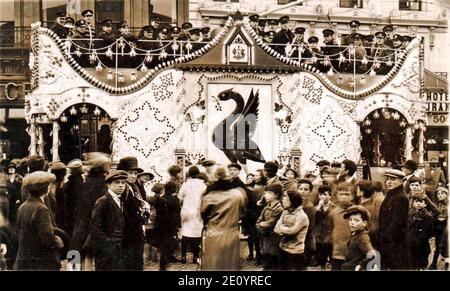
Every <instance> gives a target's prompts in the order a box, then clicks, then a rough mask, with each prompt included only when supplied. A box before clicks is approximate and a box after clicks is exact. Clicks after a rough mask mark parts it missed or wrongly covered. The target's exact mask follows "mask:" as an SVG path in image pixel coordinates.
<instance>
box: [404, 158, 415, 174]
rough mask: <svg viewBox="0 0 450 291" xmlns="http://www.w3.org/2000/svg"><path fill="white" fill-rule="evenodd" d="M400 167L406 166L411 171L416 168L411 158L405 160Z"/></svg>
mask: <svg viewBox="0 0 450 291" xmlns="http://www.w3.org/2000/svg"><path fill="white" fill-rule="evenodd" d="M402 168H406V169H408V170H410V171H411V172H414V171H415V170H417V163H416V162H415V161H413V160H407V161H406V162H405V163H404V164H403V165H402Z"/></svg>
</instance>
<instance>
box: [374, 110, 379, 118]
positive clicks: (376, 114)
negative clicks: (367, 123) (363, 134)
mask: <svg viewBox="0 0 450 291" xmlns="http://www.w3.org/2000/svg"><path fill="white" fill-rule="evenodd" d="M373 118H380V114H379V113H378V110H377V111H375V113H374V114H373Z"/></svg>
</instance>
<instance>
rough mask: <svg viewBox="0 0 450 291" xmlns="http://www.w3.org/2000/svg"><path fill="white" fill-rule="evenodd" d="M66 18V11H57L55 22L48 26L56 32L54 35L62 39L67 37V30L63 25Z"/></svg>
mask: <svg viewBox="0 0 450 291" xmlns="http://www.w3.org/2000/svg"><path fill="white" fill-rule="evenodd" d="M65 20H66V13H65V12H59V13H57V14H56V22H55V24H53V25H52V26H51V27H50V30H51V31H53V32H54V33H56V35H57V36H58V37H59V38H61V39H63V38H66V37H67V34H68V33H69V31H68V30H67V28H65V27H64V21H65Z"/></svg>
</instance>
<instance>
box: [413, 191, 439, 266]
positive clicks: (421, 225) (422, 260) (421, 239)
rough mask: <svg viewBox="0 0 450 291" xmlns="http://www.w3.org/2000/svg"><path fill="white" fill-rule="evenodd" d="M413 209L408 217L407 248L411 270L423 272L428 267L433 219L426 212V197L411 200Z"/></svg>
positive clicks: (420, 196) (418, 196)
mask: <svg viewBox="0 0 450 291" xmlns="http://www.w3.org/2000/svg"><path fill="white" fill-rule="evenodd" d="M412 199H413V209H412V210H411V211H410V214H409V217H408V247H409V256H410V259H411V268H412V269H414V270H423V269H425V268H426V267H427V266H428V257H429V255H430V252H431V249H430V243H429V239H430V238H431V237H433V235H434V231H433V217H432V216H431V215H430V213H429V212H428V211H427V209H426V206H427V202H426V195H425V194H423V193H422V194H420V195H416V196H414V197H413V198H412Z"/></svg>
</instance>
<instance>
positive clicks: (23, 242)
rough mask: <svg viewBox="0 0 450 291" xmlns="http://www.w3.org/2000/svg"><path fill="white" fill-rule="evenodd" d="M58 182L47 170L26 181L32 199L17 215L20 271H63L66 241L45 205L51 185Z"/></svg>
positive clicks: (36, 173) (34, 174) (25, 179)
mask: <svg viewBox="0 0 450 291" xmlns="http://www.w3.org/2000/svg"><path fill="white" fill-rule="evenodd" d="M55 180H56V177H55V175H53V174H50V173H48V172H44V171H36V172H33V173H31V174H29V175H28V176H27V177H25V178H24V183H25V184H26V185H27V188H28V191H29V194H30V196H29V197H28V199H27V200H26V201H25V202H24V203H23V204H22V205H21V206H20V207H19V210H18V213H17V230H18V241H19V248H18V252H17V258H16V264H15V269H16V270H59V269H60V267H61V265H60V261H59V257H58V256H59V254H58V250H59V249H61V248H62V247H63V242H62V240H61V238H59V237H58V236H56V235H55V232H54V227H53V223H52V218H51V213H50V210H49V209H48V208H47V206H46V205H45V204H44V198H45V196H46V195H47V193H48V186H49V184H50V183H53V182H54V181H55Z"/></svg>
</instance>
